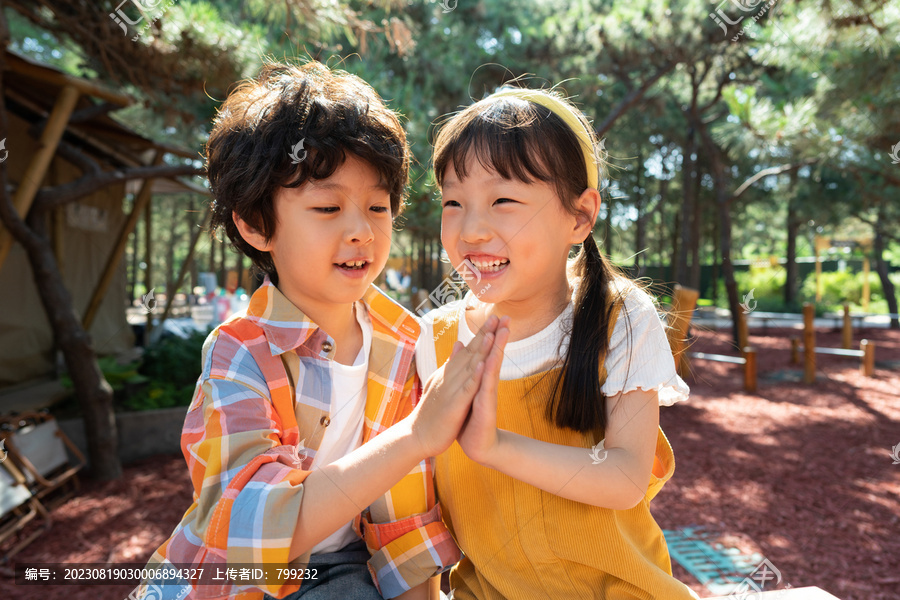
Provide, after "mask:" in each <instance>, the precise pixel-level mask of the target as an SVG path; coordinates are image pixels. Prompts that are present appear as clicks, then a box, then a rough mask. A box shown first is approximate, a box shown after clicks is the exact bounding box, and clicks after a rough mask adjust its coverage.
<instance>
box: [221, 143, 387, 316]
mask: <svg viewBox="0 0 900 600" xmlns="http://www.w3.org/2000/svg"><path fill="white" fill-rule="evenodd" d="M273 201H274V205H275V218H276V225H275V235H274V236H272V238H271V239H270V240H268V241H265V239H264V238H262V237H261V236H260V237H259V238H256V239H248V235H244V231H243V228H242V227H241V224H240V223H239V224H238V227H239V228H240V229H241V233H242V235H244V239H246V240H247V241H248V242H249V243H250V244H251V245H253V246H254V247H256V248H257V249H258V250H262V251H265V252H269V253H271V255H272V260H273V262H274V263H275V268H276V270H277V272H278V289H279V290H281V292H282V293H283V294H284V295H285V296H287V297H288V298H289V299H290V300H291V301H292V302H293V303H294V304H295V305H297V306H298V307H299V308H300V309H301V310H304V311H309V310H315V309H321V308H329V307H333V306H334V305H336V304H352V303H353V302H355V301H357V300H359V299H360V298H362V296H363V294H364V293H365V291H366V289H367V288H368V287H369V285H370V284H371V283H372V282H373V281H374V280H375V278H376V277H377V276H378V274H379V273H381V271H382V270H383V269H384V267H385V265H386V264H387V259H388V254H389V253H390V247H391V233H392V226H393V219H392V217H391V197H390V193H389V191H388V189H387V187H386V185H385V184H384V182H382V181H381V177H380V176H379V174H378V172H377V171H376V170H375V169H374V168H372V166H371V165H369V164H368V163H366V162H364V161H362V160H360V159H359V158H357V157H355V156H353V155H352V154H347V158H346V160H345V161H344V163H343V164H342V165H341V166H340V167H338V168H337V170H335V172H334V173H333V174H332V175H331V177H328V178H327V179H321V180H314V179H311V180H308V181H307V182H305V183H304V184H303V185H301V186H300V187H299V188H280V189H279V190H278V191H277V192H276V193H275V197H274V199H273ZM236 222H237V219H236ZM243 225H244V227H246V224H243ZM249 235H250V237H251V238H252V237H254V236H253V234H252V233H251V234H249ZM257 235H258V234H257ZM354 261H362V262H363V264H362V266H355V265H351V264H348V263H350V262H354Z"/></svg>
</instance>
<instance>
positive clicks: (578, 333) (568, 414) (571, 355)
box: [547, 234, 615, 432]
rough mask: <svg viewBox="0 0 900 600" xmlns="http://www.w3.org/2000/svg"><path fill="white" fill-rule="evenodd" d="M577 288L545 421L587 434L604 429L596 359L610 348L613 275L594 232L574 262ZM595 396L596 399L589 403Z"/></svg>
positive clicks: (603, 409)
mask: <svg viewBox="0 0 900 600" xmlns="http://www.w3.org/2000/svg"><path fill="white" fill-rule="evenodd" d="M573 270H574V273H575V276H576V277H577V278H578V279H579V284H578V288H577V291H576V293H575V297H574V298H573V304H574V305H575V313H574V315H573V318H572V329H571V331H570V332H569V346H568V349H567V350H566V355H565V357H563V360H562V365H561V369H560V372H559V375H558V376H557V379H556V385H555V386H554V389H556V390H557V391H558V392H559V393H558V394H554V396H553V400H551V402H550V403H549V404H548V405H547V419H548V420H550V421H551V422H555V423H556V425H557V426H559V427H568V428H570V429H574V430H576V431H581V432H588V431H594V430H597V429H598V428H602V429H605V428H606V397H605V396H604V395H603V394H602V393H601V392H600V387H601V383H600V360H601V358H602V357H605V356H606V354H607V352H608V350H609V334H610V331H609V326H610V320H611V318H612V313H613V308H614V300H615V299H614V298H612V297H611V296H613V292H612V291H611V286H610V284H611V283H612V280H613V278H614V277H615V274H614V272H613V268H612V265H610V264H609V261H608V260H607V259H606V258H605V257H604V256H603V255H602V254H601V253H600V249H599V248H598V247H597V242H596V241H595V240H594V236H593V234H589V235H588V236H587V238H585V240H584V243H583V244H582V246H581V251H580V252H579V253H578V255H577V256H576V258H575V261H574V264H573ZM592 398H596V399H597V401H590V400H589V399H592Z"/></svg>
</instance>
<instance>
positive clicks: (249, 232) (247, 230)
mask: <svg viewBox="0 0 900 600" xmlns="http://www.w3.org/2000/svg"><path fill="white" fill-rule="evenodd" d="M231 220H232V221H234V226H235V227H237V230H238V233H240V234H241V237H242V238H244V241H245V242H247V243H248V244H250V245H251V246H253V247H254V248H256V249H257V250H259V251H260V252H269V250H270V249H271V248H270V246H271V240H267V239H266V236H264V235H263V234H262V233H260V232H259V231H258V230H257V229H256V228H255V227H253V226H252V225H250V224H249V223H247V221H245V220H243V219H242V218H240V217H239V216H238V214H237V213H236V212H235V211H231Z"/></svg>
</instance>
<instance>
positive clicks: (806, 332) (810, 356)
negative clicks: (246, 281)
mask: <svg viewBox="0 0 900 600" xmlns="http://www.w3.org/2000/svg"><path fill="white" fill-rule="evenodd" d="M815 318H816V305H815V304H810V303H809V302H805V303H804V304H803V355H804V359H805V360H804V371H803V381H804V383H814V382H815V381H816V330H815V328H814V320H815Z"/></svg>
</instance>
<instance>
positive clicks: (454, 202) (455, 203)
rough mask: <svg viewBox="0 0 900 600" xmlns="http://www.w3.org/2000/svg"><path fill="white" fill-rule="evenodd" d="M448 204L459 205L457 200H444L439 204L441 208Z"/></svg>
mask: <svg viewBox="0 0 900 600" xmlns="http://www.w3.org/2000/svg"><path fill="white" fill-rule="evenodd" d="M448 206H459V202H457V201H456V200H447V201H445V202H444V204H442V205H441V207H442V208H446V207H448Z"/></svg>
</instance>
